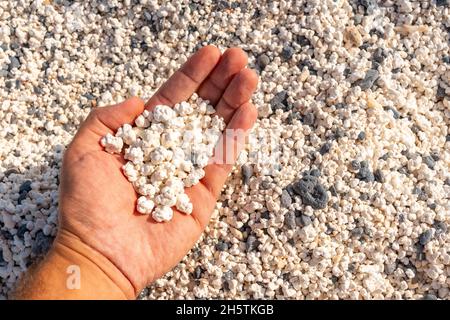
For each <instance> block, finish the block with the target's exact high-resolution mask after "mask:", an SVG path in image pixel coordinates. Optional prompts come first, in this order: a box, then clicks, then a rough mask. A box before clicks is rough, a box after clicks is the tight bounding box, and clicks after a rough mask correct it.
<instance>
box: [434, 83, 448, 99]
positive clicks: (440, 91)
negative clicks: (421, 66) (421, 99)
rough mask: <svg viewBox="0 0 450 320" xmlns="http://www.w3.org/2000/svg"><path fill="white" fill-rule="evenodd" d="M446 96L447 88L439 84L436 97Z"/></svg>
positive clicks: (442, 97)
mask: <svg viewBox="0 0 450 320" xmlns="http://www.w3.org/2000/svg"><path fill="white" fill-rule="evenodd" d="M445 96H446V94H445V89H444V88H443V87H441V86H440V85H439V86H438V88H437V90H436V99H438V100H442V99H444V98H445Z"/></svg>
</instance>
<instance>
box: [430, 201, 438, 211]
mask: <svg viewBox="0 0 450 320" xmlns="http://www.w3.org/2000/svg"><path fill="white" fill-rule="evenodd" d="M436 207H437V204H436V203H434V202H433V203H430V204H429V205H428V208H430V209H431V210H436Z"/></svg>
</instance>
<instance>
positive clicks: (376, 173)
mask: <svg viewBox="0 0 450 320" xmlns="http://www.w3.org/2000/svg"><path fill="white" fill-rule="evenodd" d="M373 176H374V178H375V181H376V182H379V183H384V182H385V181H386V179H385V178H384V174H383V171H381V170H380V169H376V170H375V171H374V172H373Z"/></svg>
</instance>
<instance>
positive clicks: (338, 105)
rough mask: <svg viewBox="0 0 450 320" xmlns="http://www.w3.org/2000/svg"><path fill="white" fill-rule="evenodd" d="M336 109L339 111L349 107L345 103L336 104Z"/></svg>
mask: <svg viewBox="0 0 450 320" xmlns="http://www.w3.org/2000/svg"><path fill="white" fill-rule="evenodd" d="M334 107H335V108H336V110H339V109H345V108H347V105H346V104H345V103H342V102H339V103H336V104H335V105H334Z"/></svg>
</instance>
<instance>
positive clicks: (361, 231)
mask: <svg viewBox="0 0 450 320" xmlns="http://www.w3.org/2000/svg"><path fill="white" fill-rule="evenodd" d="M351 233H352V236H354V237H361V236H362V235H363V234H364V229H363V228H361V227H356V228H354V229H353V230H352V232H351Z"/></svg>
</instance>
